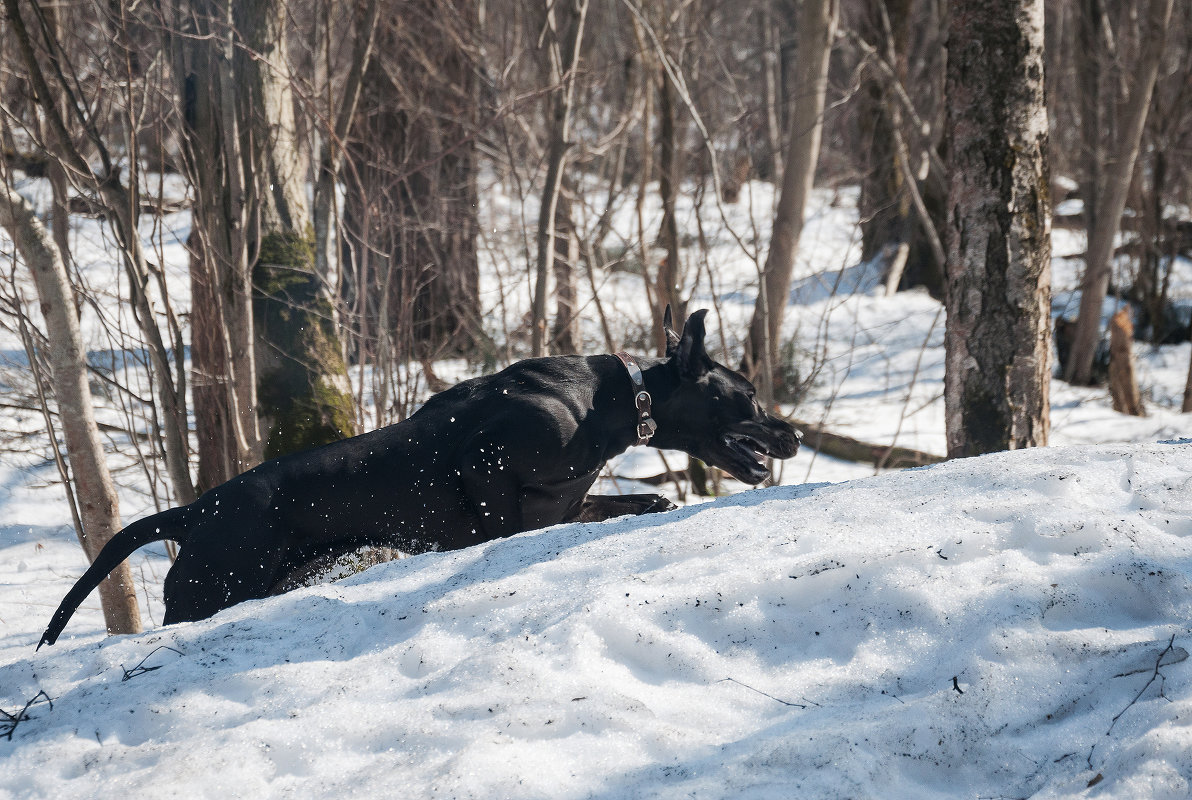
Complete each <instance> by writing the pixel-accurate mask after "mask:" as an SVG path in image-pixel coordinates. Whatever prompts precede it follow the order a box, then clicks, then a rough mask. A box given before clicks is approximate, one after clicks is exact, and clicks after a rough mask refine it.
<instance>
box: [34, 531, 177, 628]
mask: <svg viewBox="0 0 1192 800" xmlns="http://www.w3.org/2000/svg"><path fill="white" fill-rule="evenodd" d="M181 510H182V509H179V508H172V509H170V510H169V511H163V512H162V513H160V514H154V515H152V516H149V517H145V518H144V519H141V520H138V521H136V522H134V523H132V524H131V525H129V526H128V527H126V528H125V529H124V530H122V531H120V532H119V533H117V534H116V535H115V536H113V537H112V538H111V539H109V540H108V543H107V544H105V545H104V546H103V549H102V550H100V551H99V555H98V556H96V557H95V561H94V562H92V564H91V566H90V567H88V568H87V571H86V572H84V573H83V576H82V577H81V578H79V579H78V580H77V581H76V582H75V585H74V586H73V587H71V590H70V591H69V592H67V593H66V597H64V598H62V604H61V605H59V606H58V610H57V611H55V612H54V618H53V619H51V620H50V624H49V627H47V628H46V632H45V633H43V634H42V635H41V641H40V642H38V643H37V649H38V650H40V649H41V646H42V645H43V644H53V643H54V642H56V641H58V635H59V634H61V633H62V629H63V628H65V627H66V623H67V622H69V621H70V618H71V617H72V616H73V615H74V612H75V610H76V609H77V608H78V607H79V604H81V603H82V602H83V601H84V600H86V599H87V595H89V594H91V592H92V591H93V590H94V589H95V588H96V587H98V586H99V584H100V583H102V582H103V579H104V578H106V577H107V576H108V573H109V572H111V571H112V570H114V569H115V568H116V567H118V566H119V565H120V562H121V561H123V560H124V559H126V558H128V557H129V556H131V555H132V554H133V553H134V552H136V551H137V550H139V549H140V548H142V547H144V546H145V545H147V544H150V543H152V542H160V541H162V540H163V539H175V540H177V541H182V539H181V538H180V536H181V532H182V530H184V529H183V528H182V527H181V526H180V525H176V524H172V523H174V522H175V518H176V516H177V514H178V512H180V511H181Z"/></svg>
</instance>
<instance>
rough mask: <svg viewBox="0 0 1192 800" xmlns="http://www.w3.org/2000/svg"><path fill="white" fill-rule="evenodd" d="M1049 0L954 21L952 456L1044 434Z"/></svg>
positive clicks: (966, 10) (985, 4)
mask: <svg viewBox="0 0 1192 800" xmlns="http://www.w3.org/2000/svg"><path fill="white" fill-rule="evenodd" d="M1043 2H1044V0H996V1H992V0H964V1H963V2H958V3H954V4H953V5H952V14H951V19H950V22H949V31H948V34H949V35H948V68H947V97H948V104H947V106H948V109H947V122H946V132H945V136H946V137H947V139H948V143H947V153H948V156H947V158H948V167H949V170H948V171H949V174H950V179H949V193H948V208H949V210H950V211H949V216H950V218H949V225H948V229H947V230H948V236H947V240H948V241H947V256H948V264H947V279H948V283H947V313H948V321H947V330H946V336H945V349H946V355H945V365H946V366H945V380H944V403H945V421H946V428H947V437H948V455H949V456H950V457H960V456H971V455H978V454H981V453H988V452H993V451H997V450H1012V449H1016V448H1020V447H1030V446H1035V445H1045V444H1046V443H1047V434H1048V428H1049V419H1048V414H1049V402H1048V390H1049V380H1050V369H1049V364H1048V361H1049V357H1050V347H1051V344H1050V340H1049V336H1048V327H1049V325H1048V323H1049V320H1050V310H1051V308H1050V305H1051V291H1050V280H1051V271H1050V259H1051V204H1050V198H1049V194H1048V163H1047V157H1046V153H1047V112H1046V107H1045V101H1044V94H1043Z"/></svg>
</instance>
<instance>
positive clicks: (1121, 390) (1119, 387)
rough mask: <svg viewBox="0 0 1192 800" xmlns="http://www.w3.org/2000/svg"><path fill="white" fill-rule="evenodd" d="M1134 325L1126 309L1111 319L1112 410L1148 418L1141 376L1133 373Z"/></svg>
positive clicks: (1110, 376)
mask: <svg viewBox="0 0 1192 800" xmlns="http://www.w3.org/2000/svg"><path fill="white" fill-rule="evenodd" d="M1133 340H1134V324H1133V323H1132V322H1131V321H1130V311H1129V310H1128V309H1127V308H1121V309H1118V312H1117V313H1116V314H1114V315H1113V318H1112V319H1110V320H1109V396H1110V397H1112V398H1113V410H1114V411H1119V412H1121V413H1122V414H1129V415H1131V416H1134V417H1145V416H1146V409H1145V408H1143V405H1142V395H1141V394H1139V392H1138V378H1137V377H1136V376H1135V374H1134V352H1133V347H1132V345H1131V342H1132V341H1133Z"/></svg>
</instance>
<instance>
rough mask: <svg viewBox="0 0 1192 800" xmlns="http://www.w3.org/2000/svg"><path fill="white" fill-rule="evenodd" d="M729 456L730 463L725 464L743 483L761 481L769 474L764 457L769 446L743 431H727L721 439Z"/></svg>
mask: <svg viewBox="0 0 1192 800" xmlns="http://www.w3.org/2000/svg"><path fill="white" fill-rule="evenodd" d="M722 441H723V442H724V446H725V447H727V448H728V452H729V455H730V456H731V459H730V460H731V462H732V463H731V464H727V465H725V467H726V469H728V471H729V472H730V473H731V474H732V476H733V477H734V478H736V479H737V480H740V481H744V482H745V483H750V484H756V483H761V482H762V481H763V480H765V479H766V478H767V477H769V475H770V468H769V467H768V466H767V465H766V457H767V456H769V455H770V448H768V447H767V446H766V445H765V444H764V443H762V442H761V441H759V440H757V439H755V438H754V437H752V436H750V435H748V434H745V433H727V434H725V435H724V438H723V440H722Z"/></svg>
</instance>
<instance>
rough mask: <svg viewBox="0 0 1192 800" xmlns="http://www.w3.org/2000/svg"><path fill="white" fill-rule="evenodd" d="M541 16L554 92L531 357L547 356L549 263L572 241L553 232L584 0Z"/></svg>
mask: <svg viewBox="0 0 1192 800" xmlns="http://www.w3.org/2000/svg"><path fill="white" fill-rule="evenodd" d="M544 12H545V13H544V14H543V28H544V30H543V34H544V40H545V42H544V45H543V46H544V47H545V48H546V51H547V60H548V63H549V67H548V69H547V75H548V76H549V80H550V82H551V84H552V86H554V87H555V88H554V91H553V92H552V93H551V95H552V96H551V99H550V109H551V110H550V117H549V122H548V137H549V144H548V146H547V162H546V182H545V185H544V187H543V190H542V203H541V206H540V208H539V213H538V259H537V266H536V268H535V272H534V297H533V308H532V309H531V325H532V332H531V334H530V352H531V354H532V355H535V356H541V355H545V352H546V350H545V341H546V331H547V326H546V288H547V273H548V263H549V262H550V261H551V260H552V259H554V258H556V255H555V248H556V243H555V240H556V238H557V237H559V236H566V237H568V239H570V231H558V230H556V223H557V222H558V221H559V219H560V209H559V200H560V195H561V192H562V188H563V183H564V176H563V171H564V167H565V163H564V162H565V159H566V157H567V150H568V149H569V148H570V147H571V146H572V142H570V141H569V139H570V137H571V126H572V119H573V116H574V112H573V107H574V104H575V82H576V72H577V70H578V68H579V58H580V49H581V46H582V43H583V38H584V26H585V23H586V22H587V18H588V0H575V1H574V2H573V3H572V4H571V5H570V7H568V6H567V4H562V3H554V2H550V0H547V2H546V8H545V9H544Z"/></svg>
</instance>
